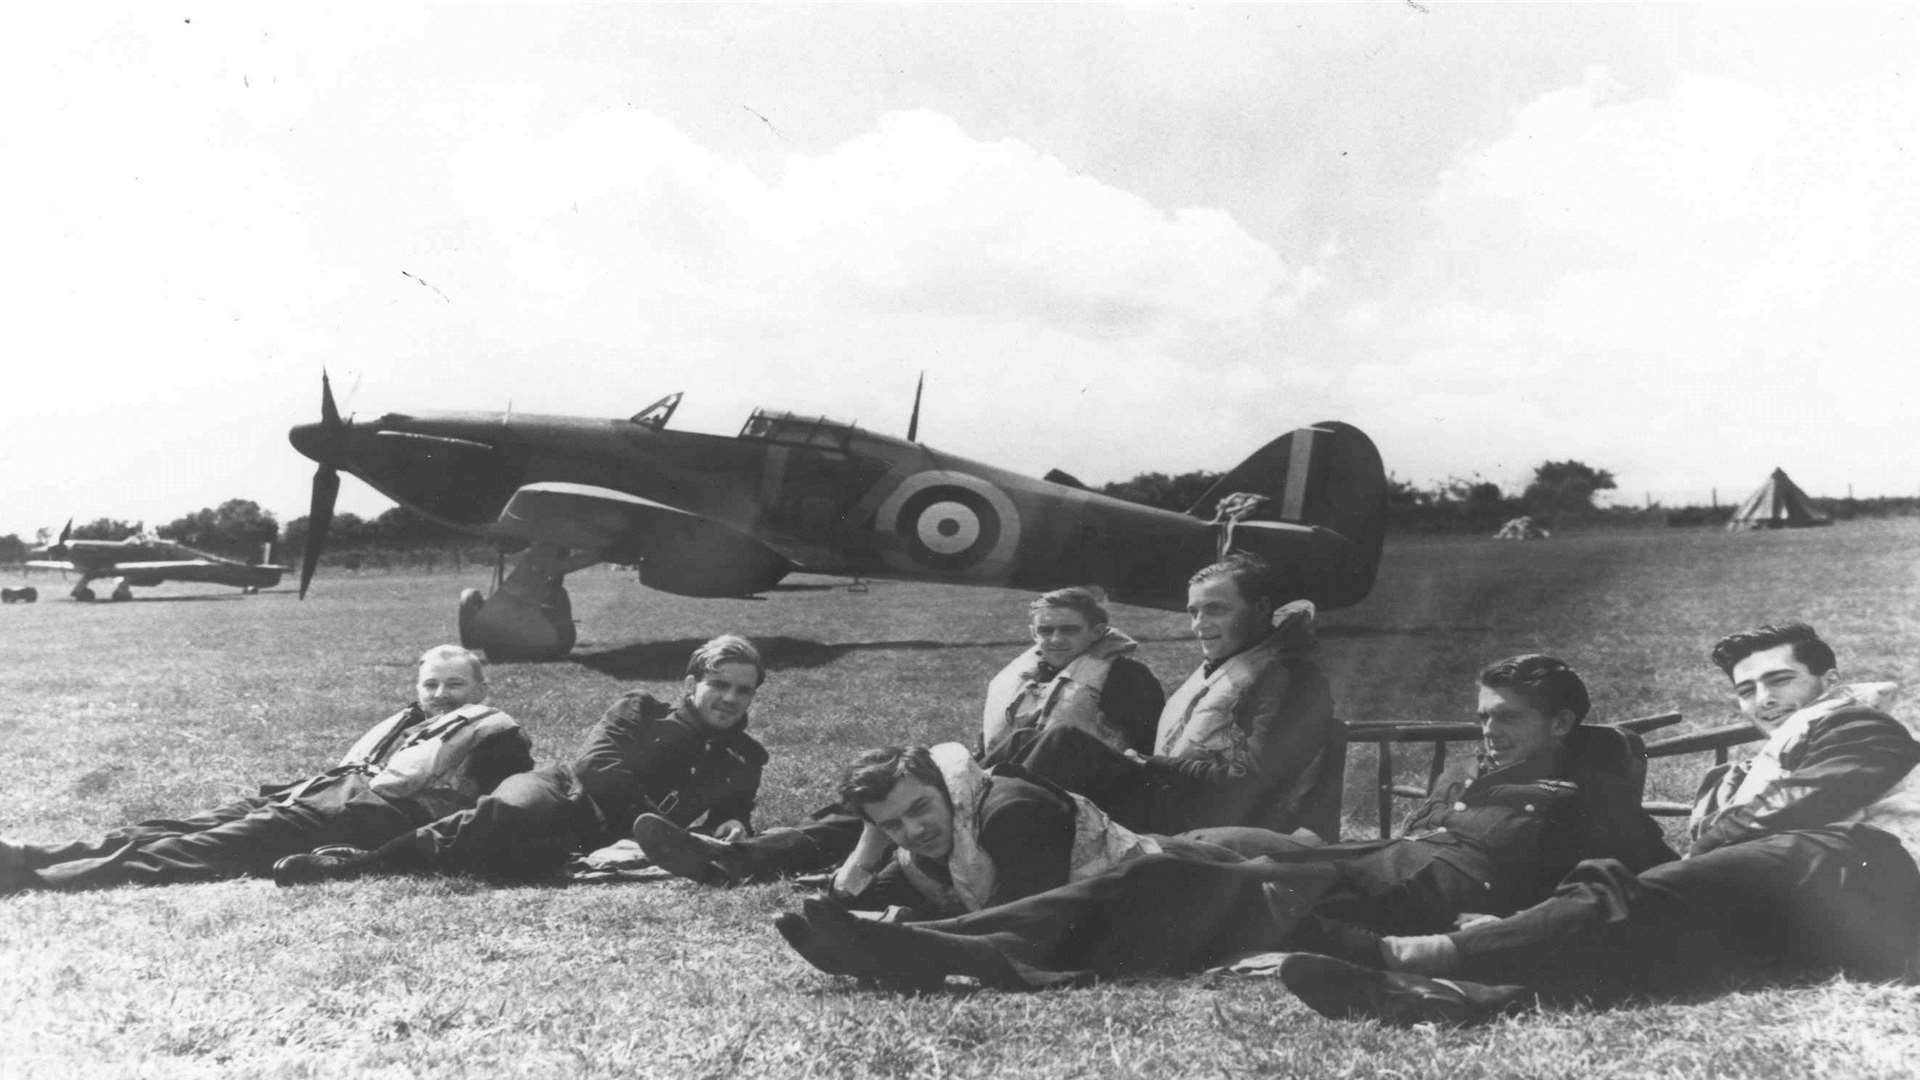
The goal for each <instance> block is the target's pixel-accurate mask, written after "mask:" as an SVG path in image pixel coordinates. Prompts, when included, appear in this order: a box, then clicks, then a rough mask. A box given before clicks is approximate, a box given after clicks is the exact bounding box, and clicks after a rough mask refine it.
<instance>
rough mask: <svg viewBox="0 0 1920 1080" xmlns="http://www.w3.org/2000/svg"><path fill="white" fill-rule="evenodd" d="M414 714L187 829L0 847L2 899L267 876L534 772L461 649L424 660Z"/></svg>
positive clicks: (440, 650)
mask: <svg viewBox="0 0 1920 1080" xmlns="http://www.w3.org/2000/svg"><path fill="white" fill-rule="evenodd" d="M413 689H414V700H413V703H412V704H411V705H409V706H408V707H406V708H404V709H402V710H400V711H399V712H397V713H395V714H394V715H392V716H390V717H388V718H387V719H385V720H383V721H381V722H380V723H378V724H376V725H374V727H373V728H372V729H371V730H369V731H368V732H367V733H366V734H365V735H362V736H361V737H360V740H359V741H358V742H356V743H354V745H353V747H352V749H350V750H348V751H347V755H346V757H345V758H344V759H343V760H342V761H341V762H340V764H339V765H337V766H335V767H333V768H331V769H329V770H327V771H326V772H323V773H320V774H319V775H317V776H311V777H308V778H307V779H305V780H301V781H299V782H297V783H293V784H286V785H282V786H279V787H272V788H267V789H263V790H262V792H261V794H259V795H255V796H249V797H245V798H240V799H235V800H232V801H231V802H228V803H226V804H224V805H222V806H219V807H216V808H215V809H213V810H210V811H207V812H206V813H203V814H198V815H195V816H192V817H188V818H184V819H181V820H177V821H176V820H161V821H144V822H141V823H140V824H138V825H133V826H129V827H128V828H124V829H120V830H117V831H115V832H113V833H109V834H108V835H107V836H105V837H103V838H101V839H99V840H95V841H87V842H81V843H75V844H64V845H25V844H20V845H14V844H5V843H0V892H4V891H10V890H12V889H23V888H25V889H92V888H100V887H103V886H107V885H119V884H129V883H137V884H149V885H151V884H161V883H166V882H182V881H212V880H217V879H221V878H231V877H239V876H242V875H245V874H264V873H266V872H267V871H268V870H269V868H271V867H272V866H273V864H274V861H275V860H277V859H279V858H281V857H282V856H286V855H290V854H293V853H294V852H300V851H305V850H307V849H309V848H312V847H315V846H317V845H322V844H367V845H372V844H379V843H384V842H385V841H387V840H388V839H391V838H392V837H394V836H398V835H400V834H402V833H405V832H407V831H408V830H410V829H412V828H414V827H415V826H417V825H420V824H422V823H424V822H427V821H431V820H433V819H434V818H436V817H439V816H440V815H442V814H448V813H452V812H454V811H456V810H460V809H462V808H465V807H469V806H472V805H473V804H474V801H475V800H476V799H479V798H480V797H481V796H483V795H484V794H485V793H487V792H489V791H492V790H493V789H494V786H495V785H496V784H498V783H500V781H501V780H502V779H503V778H505V777H507V776H510V775H512V774H514V773H517V772H520V771H522V770H524V769H529V768H532V767H533V757H532V755H531V753H530V750H531V745H530V744H529V742H528V740H527V736H526V733H525V732H523V731H522V730H520V725H519V724H518V723H516V722H515V721H514V719H513V718H512V717H511V716H508V715H507V714H506V713H504V712H501V711H500V710H498V709H495V708H492V707H491V706H488V705H486V704H484V702H485V700H486V696H487V679H486V665H485V664H484V663H483V662H482V661H481V659H480V657H479V656H478V655H476V654H474V653H472V652H469V651H468V650H466V649H463V648H461V647H460V646H458V645H440V646H436V647H434V648H432V649H428V650H427V651H426V653H425V654H424V655H422V656H421V657H420V664H419V667H418V668H417V669H416V672H415V678H414V687H413Z"/></svg>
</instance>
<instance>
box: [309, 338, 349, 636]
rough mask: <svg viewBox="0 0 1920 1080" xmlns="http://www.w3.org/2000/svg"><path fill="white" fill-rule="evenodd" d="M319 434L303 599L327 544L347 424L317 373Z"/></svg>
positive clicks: (323, 375) (322, 375) (330, 387)
mask: <svg viewBox="0 0 1920 1080" xmlns="http://www.w3.org/2000/svg"><path fill="white" fill-rule="evenodd" d="M320 433H321V436H322V441H323V445H324V447H325V453H324V454H323V455H322V456H321V458H320V467H319V468H318V469H315V470H314V472H313V499H312V502H311V503H310V504H309V505H308V508H307V550H306V552H305V553H304V554H303V555H302V556H301V559H300V598H301V599H302V600H305V599H306V598H307V586H308V585H310V584H312V582H313V572H314V570H316V569H318V568H319V566H320V552H321V551H322V550H323V549H325V547H326V546H327V531H328V530H329V529H331V528H332V527H333V501H334V499H335V498H336V497H337V496H338V495H339V494H340V469H339V466H340V462H341V459H342V458H344V457H345V456H346V449H347V439H346V433H347V424H346V422H345V421H343V420H341V419H340V409H339V407H338V406H336V405H335V404H334V403H333V384H332V383H331V382H329V381H328V379H327V373H326V372H324V371H323V372H321V373H320Z"/></svg>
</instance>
